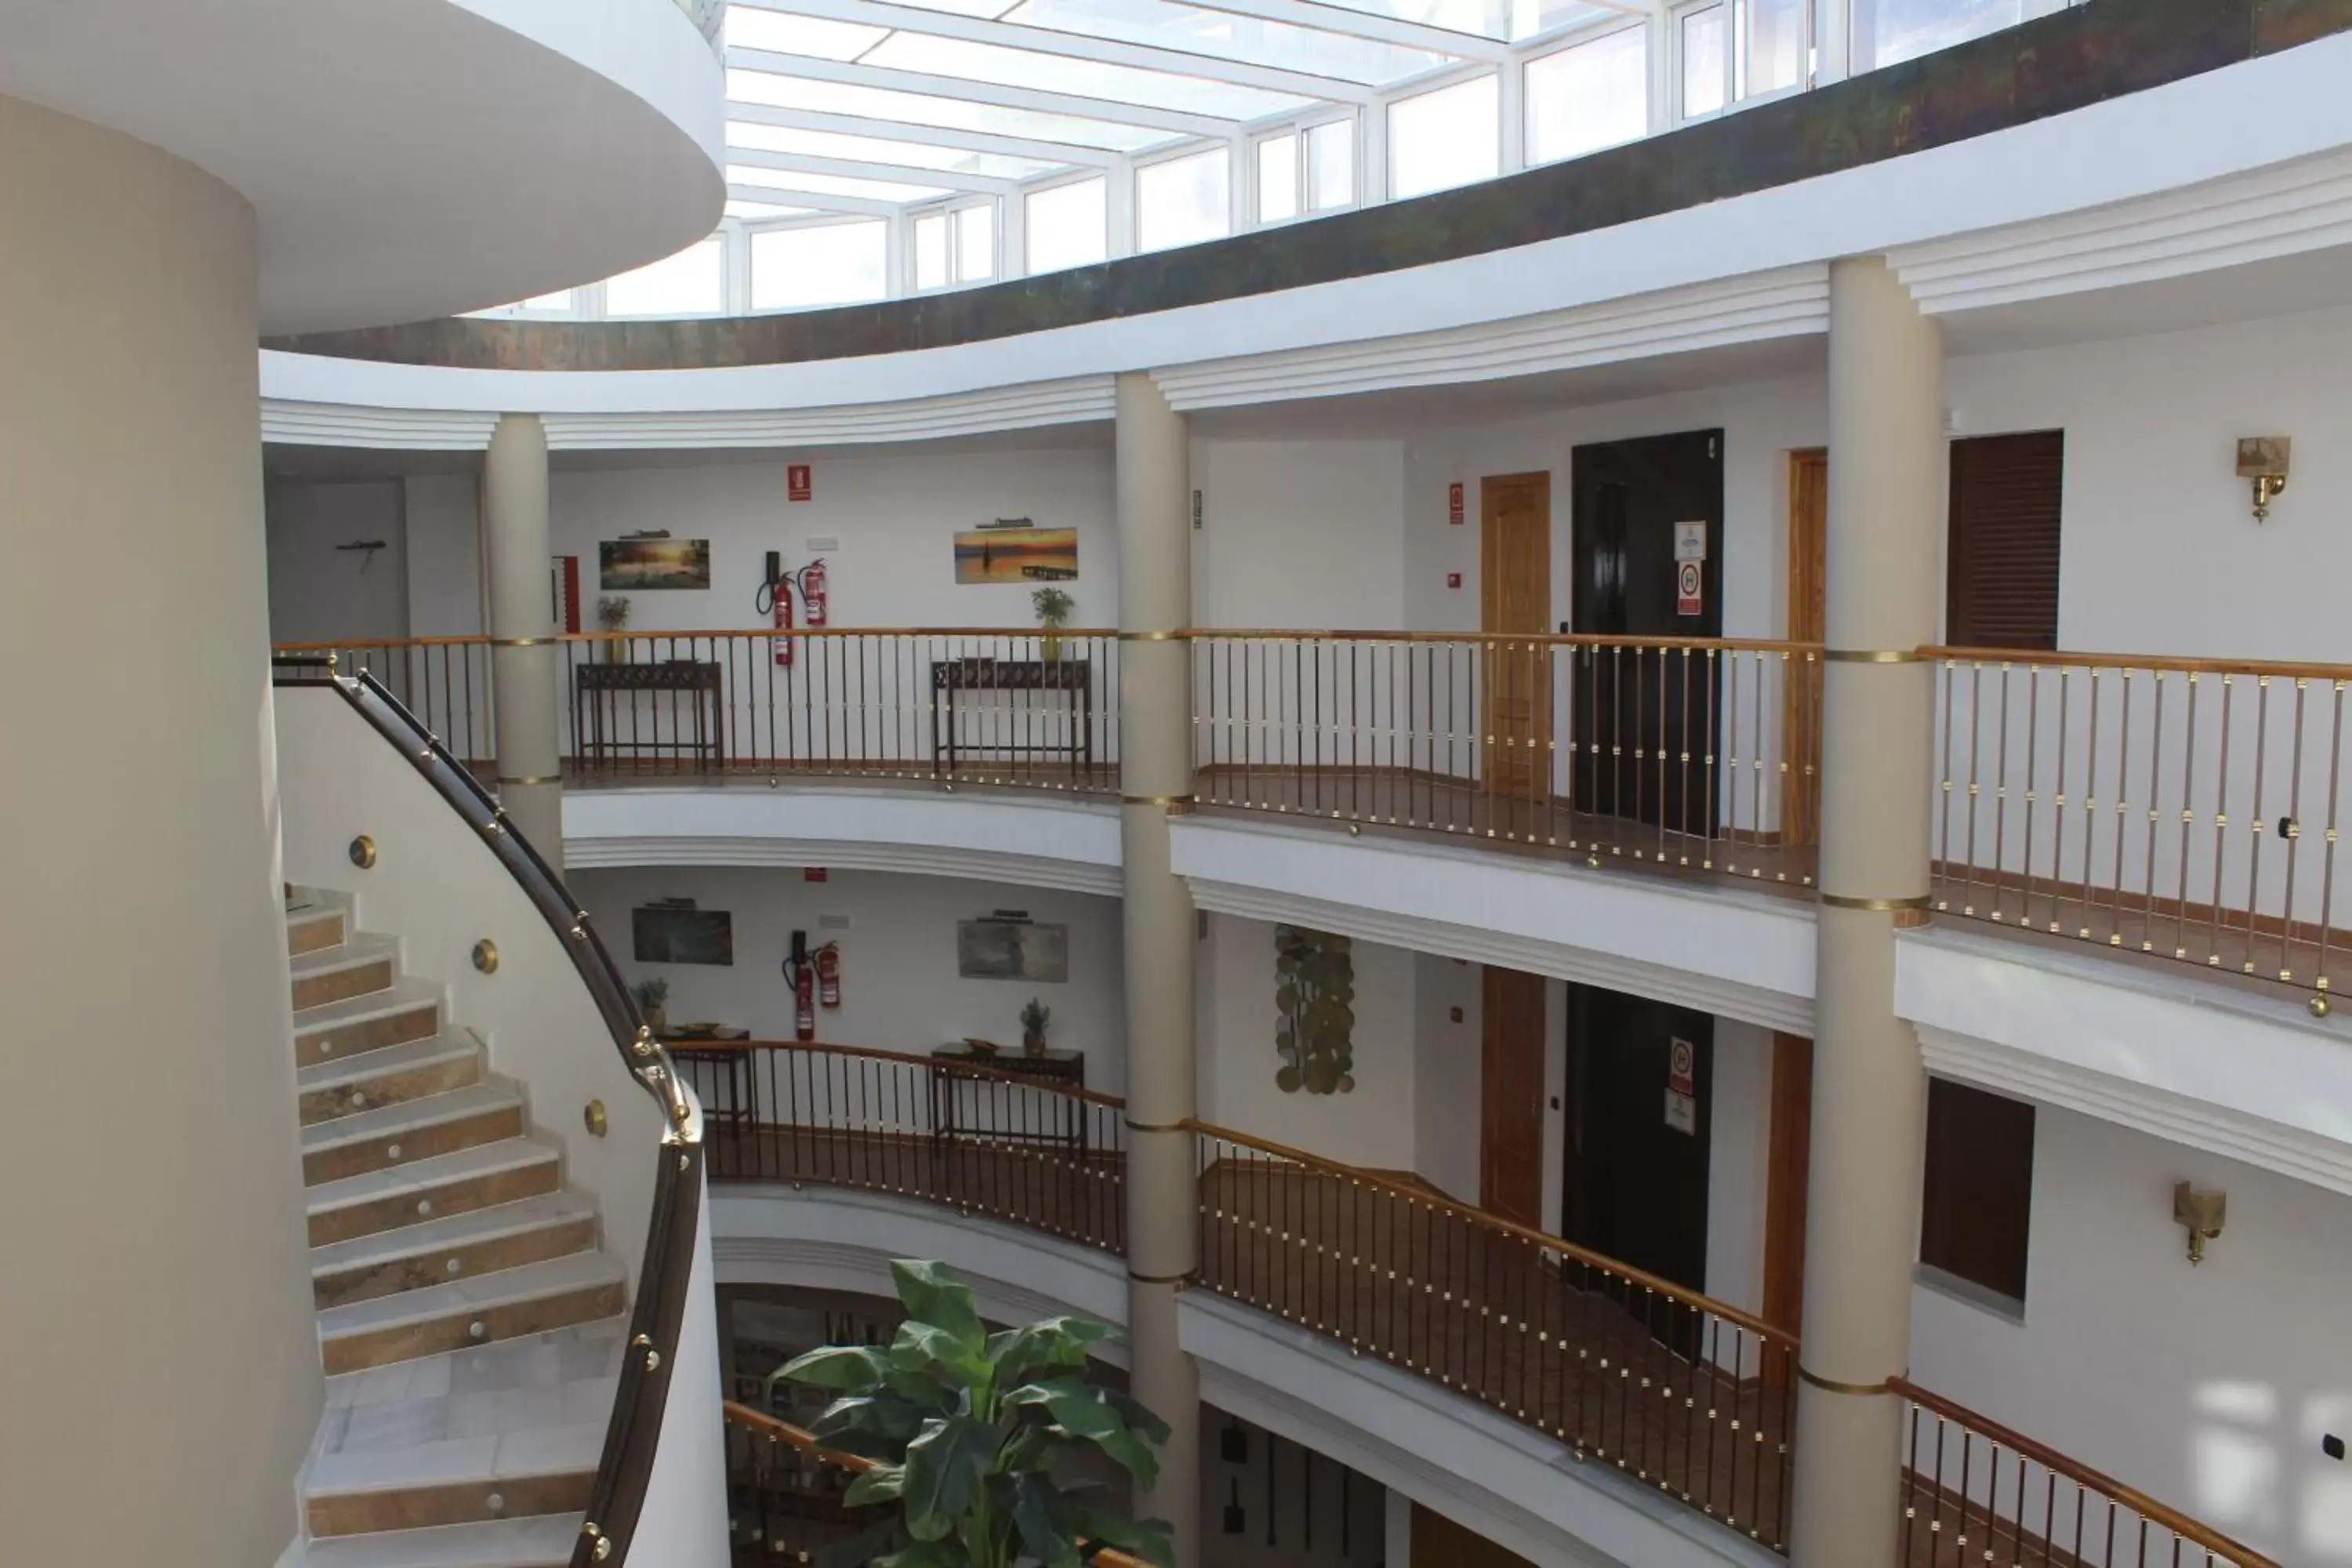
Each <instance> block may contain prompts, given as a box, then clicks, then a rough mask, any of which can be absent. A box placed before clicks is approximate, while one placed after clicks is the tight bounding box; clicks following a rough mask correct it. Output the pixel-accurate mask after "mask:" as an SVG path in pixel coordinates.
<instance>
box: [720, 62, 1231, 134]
mask: <svg viewBox="0 0 2352 1568" xmlns="http://www.w3.org/2000/svg"><path fill="white" fill-rule="evenodd" d="M727 64H728V66H729V68H730V69H734V70H750V71H766V72H767V73H768V74H770V75H771V76H789V77H797V78H799V79H802V80H803V81H837V82H844V83H846V84H848V85H849V86H851V87H878V88H886V89H889V90H890V91H892V92H915V93H921V94H923V95H925V96H927V97H930V98H950V99H954V100H958V101H959V102H962V103H992V104H995V105H997V106H998V107H999V108H1003V109H1027V110H1034V111H1036V112H1037V113H1039V114H1070V115H1076V116H1077V117H1078V118H1080V119H1082V120H1103V121H1109V122H1111V123H1112V124H1115V125H1141V126H1144V127H1147V128H1149V129H1150V130H1154V131H1167V132H1173V133H1175V134H1177V135H1180V136H1216V137H1225V136H1230V135H1232V134H1233V132H1234V127H1235V126H1236V125H1238V124H1240V123H1241V122H1240V121H1235V120H1221V119H1219V118H1217V117H1216V116H1215V115H1212V114H1187V113H1184V112H1182V111H1181V110H1173V109H1155V108H1152V107H1150V106H1149V105H1145V104H1140V103H1124V102H1120V101H1118V100H1113V99H1108V98H1081V97H1079V96H1078V95H1077V94H1076V93H1069V92H1045V91H1041V90H1039V89H1035V88H1028V87H1013V86H1011V85H1009V84H1008V83H1004V82H992V81H968V80H966V79H964V78H962V77H956V76H933V75H931V74H930V73H929V72H928V71H910V70H899V69H898V68H895V67H891V66H861V65H849V64H845V63H844V62H842V61H840V60H820V59H812V58H809V57H808V56H806V55H779V54H771V53H770V52H769V51H767V50H765V49H744V48H730V49H729V50H728V51H727Z"/></svg>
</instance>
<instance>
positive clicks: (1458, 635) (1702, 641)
mask: <svg viewBox="0 0 2352 1568" xmlns="http://www.w3.org/2000/svg"><path fill="white" fill-rule="evenodd" d="M1171 635H1173V636H1174V637H1179V638H1181V639H1182V640H1184V641H1187V642H1234V641H1255V642H1373V643H1476V644H1492V643H1526V644H1528V645H1529V646H1530V647H1619V648H1657V649H1661V650H1667V651H1671V650H1673V649H1675V648H1690V649H1693V650H1703V651H1708V652H1717V653H1785V654H1792V655H1801V654H1813V655H1818V654H1820V653H1821V651H1822V645H1821V644H1820V643H1817V642H1788V641H1783V640H1780V639H1776V638H1772V637H1625V636H1621V635H1618V634H1615V633H1603V632H1402V631H1397V632H1384V631H1364V630H1357V631H1328V630H1316V631H1302V630H1294V629H1289V628H1285V627H1278V626H1192V627H1189V628H1187V629H1186V630H1183V631H1181V632H1176V633H1173V634H1171Z"/></svg>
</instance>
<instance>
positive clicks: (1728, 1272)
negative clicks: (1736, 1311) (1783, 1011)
mask: <svg viewBox="0 0 2352 1568" xmlns="http://www.w3.org/2000/svg"><path fill="white" fill-rule="evenodd" d="M1714 1089H1715V1102H1714V1104H1713V1105H1712V1106H1711V1107H1710V1108H1709V1110H1708V1117H1709V1120H1708V1122H1707V1164H1706V1293H1707V1294H1708V1295H1710V1296H1712V1297H1714V1298H1715V1299H1716V1300H1718V1301H1728V1302H1730V1303H1731V1304H1732V1305H1733V1306H1735V1307H1738V1308H1742V1309H1744V1310H1748V1311H1750V1312H1756V1311H1760V1310H1762V1309H1763V1305H1764V1212H1765V1205H1764V1198H1765V1192H1766V1186H1767V1181H1768V1178H1769V1171H1770V1163H1771V1148H1772V1031H1770V1030H1769V1029H1767V1028H1764V1027H1763V1026H1760V1025H1756V1024H1748V1023H1743V1022H1741V1021H1740V1020H1739V1019H1737V1018H1717V1019H1716V1021H1715V1085H1714Z"/></svg>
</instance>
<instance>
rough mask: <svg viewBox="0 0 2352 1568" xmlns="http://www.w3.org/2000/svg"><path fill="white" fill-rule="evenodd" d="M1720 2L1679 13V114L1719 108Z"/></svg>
mask: <svg viewBox="0 0 2352 1568" xmlns="http://www.w3.org/2000/svg"><path fill="white" fill-rule="evenodd" d="M1727 10H1728V7H1727V6H1724V5H1710V6H1708V7H1707V8H1706V10H1704V11H1690V12H1686V13H1685V14H1684V16H1683V113H1684V114H1685V116H1689V115H1696V114H1713V113H1714V112H1715V111H1716V110H1718V109H1721V108H1722V107H1723V102H1724V93H1725V90H1726V89H1727V83H1726V82H1725V80H1724V52H1723V49H1724V43H1725V38H1724V33H1725V31H1726V26H1725V21H1726V14H1727Z"/></svg>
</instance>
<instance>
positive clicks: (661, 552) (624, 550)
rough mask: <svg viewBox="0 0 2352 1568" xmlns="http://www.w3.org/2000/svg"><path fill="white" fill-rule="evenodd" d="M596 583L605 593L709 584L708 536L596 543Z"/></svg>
mask: <svg viewBox="0 0 2352 1568" xmlns="http://www.w3.org/2000/svg"><path fill="white" fill-rule="evenodd" d="M596 586H597V587H598V588H599V589H601V590H603V591H604V592H605V593H608V594H612V593H622V594H637V593H644V592H646V590H648V589H654V588H708V587H709V586H710V541H709V540H707V539H605V540H599V541H598V542H597V544H596Z"/></svg>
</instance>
